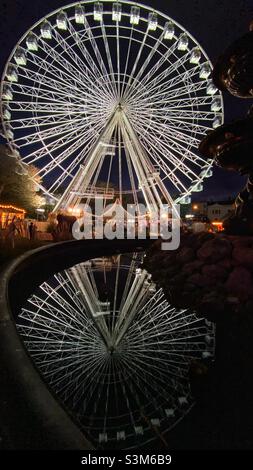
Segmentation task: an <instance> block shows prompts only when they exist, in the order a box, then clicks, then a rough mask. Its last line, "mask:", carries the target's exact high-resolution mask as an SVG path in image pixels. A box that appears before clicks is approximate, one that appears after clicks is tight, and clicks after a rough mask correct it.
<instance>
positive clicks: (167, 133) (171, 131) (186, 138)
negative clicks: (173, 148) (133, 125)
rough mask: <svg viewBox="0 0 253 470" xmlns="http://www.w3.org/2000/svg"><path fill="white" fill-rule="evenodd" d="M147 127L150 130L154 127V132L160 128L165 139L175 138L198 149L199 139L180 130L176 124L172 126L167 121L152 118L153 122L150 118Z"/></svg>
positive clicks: (180, 142)
mask: <svg viewBox="0 0 253 470" xmlns="http://www.w3.org/2000/svg"><path fill="white" fill-rule="evenodd" d="M157 119H160V117H159V116H158V117H157ZM137 122H138V121H137ZM137 125H138V124H137ZM147 128H148V130H149V131H150V130H151V129H152V130H153V131H154V132H157V131H158V130H159V129H161V130H162V133H161V135H162V136H163V140H167V139H168V140H169V139H173V138H174V139H175V142H176V143H178V144H179V145H182V144H186V145H187V146H190V147H193V148H196V149H198V140H197V139H196V138H194V137H192V136H190V135H186V134H184V133H182V132H180V131H179V130H177V127H176V126H173V127H172V128H171V126H168V125H166V123H163V122H158V121H157V120H156V121H155V120H152V121H151V122H149V120H148V121H147ZM138 133H139V132H138ZM146 133H147V132H146ZM157 133H158V132H157Z"/></svg>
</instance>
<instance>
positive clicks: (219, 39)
mask: <svg viewBox="0 0 253 470" xmlns="http://www.w3.org/2000/svg"><path fill="white" fill-rule="evenodd" d="M68 3H72V2H67V1H62V0H32V1H28V0H1V4H0V15H1V16H0V17H1V30H0V43H1V48H0V69H1V71H2V70H3V67H4V65H5V62H6V60H7V59H8V56H9V54H10V52H11V50H12V48H13V47H14V46H15V44H16V43H17V42H18V40H19V39H20V37H21V36H22V35H23V34H24V33H25V32H26V30H27V29H29V27H31V26H32V25H33V24H34V23H35V22H36V21H38V20H39V19H41V18H42V17H43V16H45V15H46V14H47V13H50V12H51V11H53V10H54V9H57V8H59V7H61V6H64V5H67V4H68ZM143 3H146V4H147V5H150V6H154V8H155V9H157V10H160V11H162V12H163V13H166V14H167V15H169V16H170V17H171V18H172V19H175V20H176V21H178V22H179V23H180V24H181V25H182V26H183V27H185V28H186V29H187V30H188V31H189V32H190V33H191V34H192V35H193V36H194V37H195V38H196V39H197V40H198V41H199V43H200V44H201V45H202V47H203V48H204V49H205V51H206V52H207V54H208V55H209V57H210V59H211V61H212V62H215V60H216V58H217V57H218V56H219V54H220V53H222V52H223V50H224V49H225V48H226V47H227V46H228V45H229V44H230V43H231V42H232V41H233V40H235V39H236V38H238V37H239V36H240V35H242V34H244V33H246V32H247V30H248V26H249V23H250V21H251V20H252V19H253V0H155V1H154V0H145V2H143ZM224 100H225V121H226V122H229V121H231V120H233V119H237V118H240V117H244V116H245V114H246V111H247V109H248V108H249V107H250V105H251V104H252V100H246V101H244V100H240V99H237V98H233V97H230V96H228V95H224ZM242 185H243V180H242V178H240V177H239V176H238V175H236V174H234V173H227V172H224V171H222V170H220V169H215V172H214V177H213V178H211V179H209V180H207V181H206V182H205V187H204V191H203V192H202V193H201V194H200V195H198V199H205V198H216V199H217V198H220V199H222V198H226V197H228V196H229V195H231V194H232V193H233V194H236V193H237V192H238V191H239V190H240V188H241V187H242Z"/></svg>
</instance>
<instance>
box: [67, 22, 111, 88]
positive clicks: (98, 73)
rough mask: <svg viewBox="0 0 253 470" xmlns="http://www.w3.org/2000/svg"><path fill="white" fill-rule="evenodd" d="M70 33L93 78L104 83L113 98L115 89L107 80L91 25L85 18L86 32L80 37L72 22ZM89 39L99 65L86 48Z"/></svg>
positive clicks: (69, 24) (69, 26)
mask: <svg viewBox="0 0 253 470" xmlns="http://www.w3.org/2000/svg"><path fill="white" fill-rule="evenodd" d="M68 28H69V31H70V33H71V35H72V37H73V39H74V42H75V44H76V45H77V47H78V49H79V50H80V52H81V53H82V55H83V57H84V59H85V61H86V63H87V64H88V66H89V70H92V73H93V77H94V79H95V80H97V81H98V80H99V81H100V82H102V83H103V85H104V86H105V87H106V89H107V90H108V91H109V93H110V95H111V97H112V96H113V88H112V86H111V82H108V81H107V80H105V77H107V75H108V72H107V69H106V67H105V65H104V62H103V60H102V57H101V55H100V53H99V50H98V47H97V44H95V39H94V36H93V35H92V31H91V29H90V26H89V23H88V21H87V19H86V18H85V31H84V32H83V36H80V33H77V32H76V30H75V28H74V27H73V25H72V23H71V21H69V22H68ZM87 37H88V38H90V39H91V40H92V44H93V46H94V52H95V57H96V59H97V63H96V62H95V60H94V59H93V57H92V55H91V54H90V52H89V51H88V48H87V47H86V42H87Z"/></svg>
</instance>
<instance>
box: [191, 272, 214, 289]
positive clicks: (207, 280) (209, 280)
mask: <svg viewBox="0 0 253 470" xmlns="http://www.w3.org/2000/svg"><path fill="white" fill-rule="evenodd" d="M187 282H189V283H191V284H194V285H195V286H199V287H206V286H212V285H213V284H215V282H216V279H214V278H213V277H210V276H209V277H208V276H203V274H200V273H195V274H192V275H191V276H190V277H188V279H187Z"/></svg>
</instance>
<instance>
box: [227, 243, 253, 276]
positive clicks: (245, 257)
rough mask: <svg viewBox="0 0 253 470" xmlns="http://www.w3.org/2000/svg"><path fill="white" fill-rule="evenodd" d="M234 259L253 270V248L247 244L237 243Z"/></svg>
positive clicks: (238, 263)
mask: <svg viewBox="0 0 253 470" xmlns="http://www.w3.org/2000/svg"><path fill="white" fill-rule="evenodd" d="M232 256H233V259H234V261H235V262H236V264H237V265H238V266H239V265H241V266H244V267H246V268H249V269H250V270H251V271H253V249H252V248H250V247H249V246H247V245H244V246H243V245H237V246H236V247H235V248H234V250H233V254H232Z"/></svg>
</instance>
